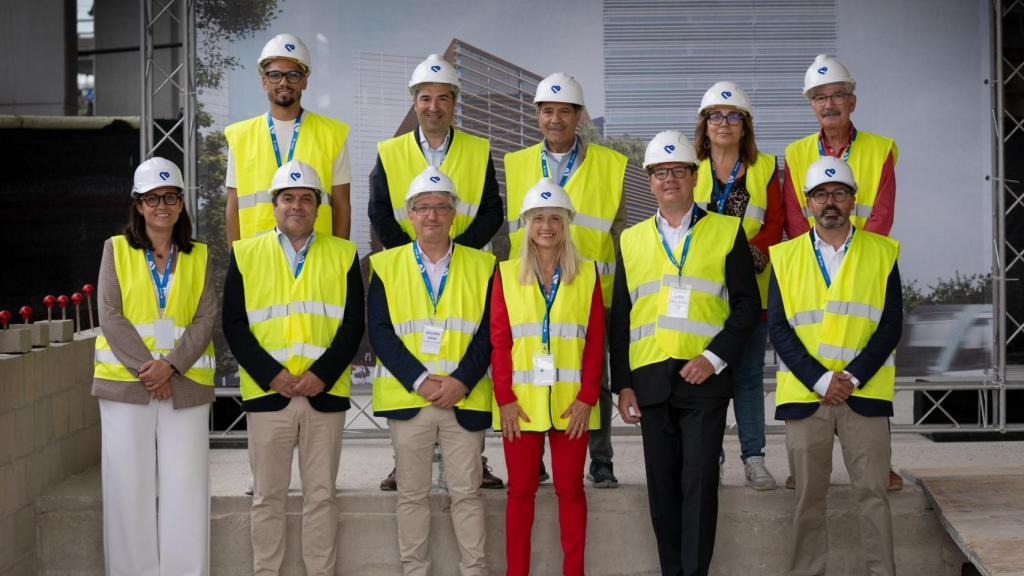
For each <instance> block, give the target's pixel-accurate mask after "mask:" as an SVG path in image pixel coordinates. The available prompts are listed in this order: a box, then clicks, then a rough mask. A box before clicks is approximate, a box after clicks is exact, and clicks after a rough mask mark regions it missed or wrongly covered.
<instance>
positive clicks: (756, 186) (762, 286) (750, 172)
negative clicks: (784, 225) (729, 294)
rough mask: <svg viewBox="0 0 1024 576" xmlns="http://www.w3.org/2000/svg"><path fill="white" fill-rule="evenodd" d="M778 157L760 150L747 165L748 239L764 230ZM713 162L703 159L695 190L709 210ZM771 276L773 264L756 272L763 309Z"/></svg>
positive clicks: (745, 214)
mask: <svg viewBox="0 0 1024 576" xmlns="http://www.w3.org/2000/svg"><path fill="white" fill-rule="evenodd" d="M777 166H778V160H776V158H775V156H772V155H771V154H765V153H764V152H758V154H757V160H755V161H754V163H753V164H751V165H750V166H747V171H746V173H745V178H746V181H745V182H746V184H745V186H746V188H747V194H749V195H750V200H749V201H748V202H747V209H746V210H744V212H743V221H742V224H741V225H742V226H743V233H744V235H746V237H747V240H750V239H751V238H753V237H754V236H756V235H757V233H758V232H760V231H761V228H762V227H763V226H764V218H765V214H766V210H767V207H768V185H769V184H770V183H771V180H772V176H776V174H777V173H776V167H777ZM711 179H712V175H711V162H710V161H709V160H708V159H706V158H705V159H704V160H702V161H701V163H700V167H699V168H698V169H697V185H696V186H695V187H694V189H693V201H694V202H695V203H696V204H697V205H698V206H700V207H701V208H703V209H705V210H707V206H708V202H710V201H711V189H712V181H711ZM769 278H771V266H765V268H764V270H762V271H760V272H758V273H757V290H758V293H760V295H761V309H762V310H764V309H766V308H767V307H768V279H769Z"/></svg>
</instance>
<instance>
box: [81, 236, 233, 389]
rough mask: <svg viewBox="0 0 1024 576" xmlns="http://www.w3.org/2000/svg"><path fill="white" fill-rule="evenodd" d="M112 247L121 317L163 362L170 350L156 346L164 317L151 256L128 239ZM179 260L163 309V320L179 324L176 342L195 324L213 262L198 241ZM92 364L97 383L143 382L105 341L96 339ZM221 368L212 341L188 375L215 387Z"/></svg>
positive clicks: (119, 239) (121, 238) (116, 239)
mask: <svg viewBox="0 0 1024 576" xmlns="http://www.w3.org/2000/svg"><path fill="white" fill-rule="evenodd" d="M111 243H112V244H113V248H114V268H115V270H116V272H117V280H118V283H119V284H120V285H121V309H122V310H121V312H122V315H123V316H124V317H125V319H126V320H128V322H130V323H131V324H132V326H133V327H135V331H136V332H138V334H139V336H140V337H141V338H142V342H143V343H144V344H145V345H146V348H147V349H149V352H150V354H151V355H152V357H153V358H154V359H158V358H163V357H164V356H165V355H166V353H168V352H170V350H161V349H158V348H157V347H156V338H155V336H154V333H153V332H154V325H155V322H156V320H157V319H158V318H159V317H160V313H159V310H158V306H157V300H156V292H155V291H154V289H153V279H152V275H151V274H150V271H149V264H148V263H147V262H146V257H145V255H144V253H143V251H142V250H137V249H135V248H132V247H131V246H130V245H129V244H128V240H127V238H125V237H124V236H114V237H113V238H111ZM176 260H177V262H176V264H175V268H174V280H173V281H172V282H171V288H170V291H169V292H168V294H167V307H166V308H165V309H164V318H168V319H170V320H171V321H173V322H174V340H175V343H177V341H178V340H180V339H181V337H182V335H183V334H184V333H185V330H186V329H187V328H188V326H189V325H190V324H191V323H192V319H193V318H194V317H195V313H196V308H198V306H199V299H200V298H201V297H202V295H203V288H204V285H205V282H206V266H207V260H208V258H207V249H206V245H205V244H201V243H199V242H194V243H193V244H192V252H191V253H190V254H185V253H184V252H178V257H177V258H176ZM93 360H94V368H93V375H94V376H95V377H96V378H100V379H104V380H115V381H122V382H135V381H138V377H137V376H135V375H134V374H132V373H131V372H129V371H128V369H127V368H126V367H125V366H124V365H123V364H121V361H120V360H118V359H117V356H116V355H115V354H114V352H113V350H111V348H110V343H109V342H108V341H107V339H106V338H105V337H104V336H98V337H97V338H96V349H95V353H94V355H93ZM216 364H217V363H216V359H215V358H214V354H213V342H208V343H207V345H206V348H205V350H204V351H203V354H202V355H201V356H200V357H199V358H198V359H197V360H196V362H195V363H194V364H193V365H192V366H191V367H189V368H188V370H186V371H185V374H184V376H185V377H186V378H188V379H189V380H192V381H194V382H197V383H199V384H204V385H207V386H212V385H213V374H214V369H215V368H216Z"/></svg>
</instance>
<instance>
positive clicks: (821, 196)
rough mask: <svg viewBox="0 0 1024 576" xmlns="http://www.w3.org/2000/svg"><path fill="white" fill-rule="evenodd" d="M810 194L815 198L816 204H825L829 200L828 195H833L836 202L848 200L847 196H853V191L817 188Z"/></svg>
mask: <svg viewBox="0 0 1024 576" xmlns="http://www.w3.org/2000/svg"><path fill="white" fill-rule="evenodd" d="M808 196H809V197H810V198H811V199H812V200H814V202H815V203H816V204H824V203H825V202H826V201H828V197H829V196H831V197H832V199H833V200H835V201H836V202H846V199H847V198H851V197H853V192H852V191H850V190H832V191H831V192H829V191H828V190H817V191H815V192H811V193H810V194H808Z"/></svg>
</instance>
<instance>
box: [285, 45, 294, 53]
mask: <svg viewBox="0 0 1024 576" xmlns="http://www.w3.org/2000/svg"><path fill="white" fill-rule="evenodd" d="M284 49H285V50H287V51H289V52H295V44H285V45H284Z"/></svg>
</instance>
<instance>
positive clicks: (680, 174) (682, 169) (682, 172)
mask: <svg viewBox="0 0 1024 576" xmlns="http://www.w3.org/2000/svg"><path fill="white" fill-rule="evenodd" d="M669 173H671V174H672V176H673V177H675V178H677V179H678V178H685V177H687V176H689V175H690V174H693V167H692V166H676V167H675V168H656V169H654V170H651V176H654V179H655V180H657V181H658V182H662V181H664V180H665V179H666V178H668V175H669Z"/></svg>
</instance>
